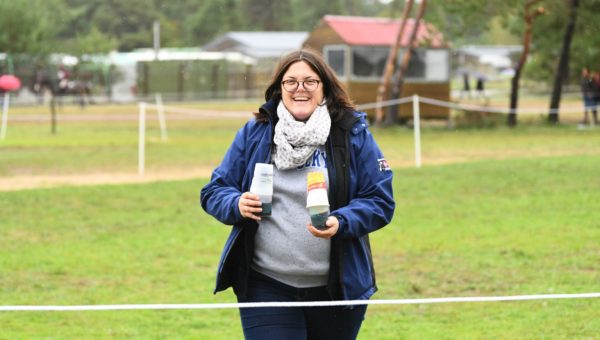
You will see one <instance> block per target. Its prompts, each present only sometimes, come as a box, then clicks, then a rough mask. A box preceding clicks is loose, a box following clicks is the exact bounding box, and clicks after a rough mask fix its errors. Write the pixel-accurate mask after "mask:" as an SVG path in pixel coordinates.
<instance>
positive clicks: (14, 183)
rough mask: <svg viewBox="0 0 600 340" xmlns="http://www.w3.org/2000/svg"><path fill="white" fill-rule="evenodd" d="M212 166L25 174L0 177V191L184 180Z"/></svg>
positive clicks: (204, 173)
mask: <svg viewBox="0 0 600 340" xmlns="http://www.w3.org/2000/svg"><path fill="white" fill-rule="evenodd" d="M212 170H213V169H212V168H198V169H185V170H178V169H172V170H168V171H161V172H146V173H145V174H144V175H139V174H137V173H98V174H80V175H27V176H11V177H5V178H0V191H16V190H25V189H36V188H52V187H61V186H80V185H101V184H124V183H148V182H157V181H172V180H184V179H192V178H208V177H210V174H211V172H212Z"/></svg>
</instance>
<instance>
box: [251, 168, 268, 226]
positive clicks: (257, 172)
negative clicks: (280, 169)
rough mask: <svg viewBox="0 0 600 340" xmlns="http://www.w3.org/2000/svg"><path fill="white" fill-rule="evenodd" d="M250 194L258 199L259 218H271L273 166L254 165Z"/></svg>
mask: <svg viewBox="0 0 600 340" xmlns="http://www.w3.org/2000/svg"><path fill="white" fill-rule="evenodd" d="M250 192H251V193H253V194H256V195H258V196H259V197H260V202H261V203H262V206H261V207H262V212H261V213H260V216H271V210H272V202H273V164H266V163H256V166H255V167H254V177H253V178H252V184H251V185H250Z"/></svg>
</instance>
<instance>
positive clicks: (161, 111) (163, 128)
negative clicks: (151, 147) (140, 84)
mask: <svg viewBox="0 0 600 340" xmlns="http://www.w3.org/2000/svg"><path fill="white" fill-rule="evenodd" d="M154 98H155V100H156V113H157V114H158V123H159V125H160V139H161V140H162V141H166V140H167V138H168V136H167V123H166V120H165V108H164V107H163V102H162V95H161V94H160V93H157V94H156V95H155V96H154Z"/></svg>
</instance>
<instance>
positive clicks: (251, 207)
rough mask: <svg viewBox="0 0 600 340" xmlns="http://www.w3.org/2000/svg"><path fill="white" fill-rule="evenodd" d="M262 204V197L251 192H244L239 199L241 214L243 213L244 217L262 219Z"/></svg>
mask: <svg viewBox="0 0 600 340" xmlns="http://www.w3.org/2000/svg"><path fill="white" fill-rule="evenodd" d="M261 206H262V203H261V202H260V197H258V195H256V194H253V193H251V192H245V193H243V194H242V196H241V197H240V200H239V201H238V208H239V209H240V214H242V216H243V217H244V218H251V219H253V220H255V221H260V213H261V212H262V208H261Z"/></svg>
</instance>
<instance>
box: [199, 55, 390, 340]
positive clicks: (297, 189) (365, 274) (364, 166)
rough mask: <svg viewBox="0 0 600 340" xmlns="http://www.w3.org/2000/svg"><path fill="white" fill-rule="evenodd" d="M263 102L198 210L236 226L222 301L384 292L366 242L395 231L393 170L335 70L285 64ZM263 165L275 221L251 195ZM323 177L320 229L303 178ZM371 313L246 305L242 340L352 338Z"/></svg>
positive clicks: (312, 63) (306, 62)
mask: <svg viewBox="0 0 600 340" xmlns="http://www.w3.org/2000/svg"><path fill="white" fill-rule="evenodd" d="M265 100H266V103H265V104H264V105H262V107H261V108H260V110H259V111H258V112H257V113H255V118H254V119H252V120H250V121H249V122H248V123H247V124H246V125H245V126H244V127H243V128H241V129H240V130H239V131H238V133H237V135H236V136H235V139H234V141H233V143H232V144H231V146H230V148H229V150H228V151H227V153H226V154H225V157H224V159H223V161H222V163H221V164H220V165H219V166H218V167H217V168H216V169H215V170H214V172H213V174H212V177H211V180H210V182H209V183H208V184H207V185H206V186H204V187H203V188H202V190H201V194H200V200H201V205H202V207H203V209H204V210H205V211H206V212H207V213H209V214H210V215H212V216H214V217H215V218H216V219H217V220H219V221H220V222H222V223H224V224H227V225H233V229H232V231H231V233H230V236H229V238H228V240H227V241H226V243H225V247H224V249H223V253H222V255H221V260H220V264H219V267H218V272H217V282H216V288H215V292H218V291H222V290H225V289H227V288H229V287H233V290H234V292H235V294H236V296H237V298H238V301H239V302H267V301H281V302H291V301H293V302H297V301H323V300H325V301H327V300H366V299H369V298H370V297H371V296H372V295H373V294H374V293H375V291H376V290H377V286H376V284H375V271H374V267H373V261H372V256H371V247H370V245H369V238H368V235H369V233H371V232H373V231H375V230H377V229H380V228H382V227H383V226H385V225H387V224H388V223H390V221H391V219H392V216H393V213H394V209H395V201H394V198H393V193H392V171H391V169H390V167H389V165H388V163H387V161H386V160H385V158H384V157H383V155H382V153H381V150H380V149H379V147H378V146H377V144H376V142H375V140H374V139H373V135H372V134H371V133H370V132H369V129H368V127H367V121H366V119H365V118H366V114H365V113H362V112H357V111H356V110H355V108H354V106H353V104H352V103H351V101H350V99H349V97H348V94H347V93H346V91H345V89H344V88H343V86H342V84H341V83H340V81H339V80H338V79H337V78H336V76H335V75H334V72H333V70H332V69H331V68H330V67H329V66H328V65H327V64H326V63H325V62H324V60H323V59H322V57H321V56H320V55H319V54H317V52H314V51H311V50H306V49H303V50H298V51H294V52H291V53H289V54H287V55H286V56H284V57H282V59H281V60H280V62H279V65H278V66H277V68H276V70H275V73H274V76H273V78H272V80H271V82H270V84H269V85H268V87H267V89H266V91H265ZM256 163H271V164H273V168H274V170H273V199H272V213H271V215H270V216H268V217H265V216H261V212H262V208H261V202H260V199H259V196H257V195H255V194H252V193H251V192H249V191H250V186H251V179H252V178H253V175H254V168H255V165H256ZM315 170H316V171H322V172H323V173H324V174H326V175H325V178H326V179H327V180H328V186H327V189H328V193H329V194H328V195H329V203H330V213H329V216H328V217H327V220H326V226H325V228H324V230H320V229H316V228H315V227H314V226H313V225H312V224H311V223H310V221H311V220H310V216H309V214H308V211H307V209H306V197H307V185H306V178H307V174H308V172H311V171H315ZM366 309H367V308H366V305H357V306H335V307H268V308H240V317H241V323H242V328H243V331H244V336H245V338H246V339H355V338H356V336H357V334H358V332H359V329H360V327H361V324H362V321H363V319H364V316H365V313H366Z"/></svg>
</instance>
